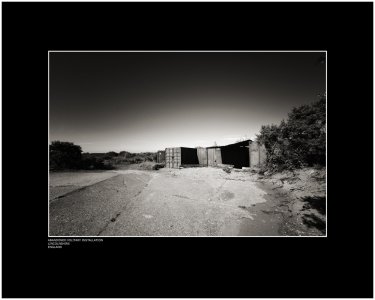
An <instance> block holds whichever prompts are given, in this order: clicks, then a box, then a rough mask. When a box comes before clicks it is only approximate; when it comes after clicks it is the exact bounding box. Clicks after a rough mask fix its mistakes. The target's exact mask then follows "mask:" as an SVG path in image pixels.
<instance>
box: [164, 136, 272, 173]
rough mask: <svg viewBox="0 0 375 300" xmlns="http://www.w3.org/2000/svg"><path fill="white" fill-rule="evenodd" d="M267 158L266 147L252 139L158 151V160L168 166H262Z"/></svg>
mask: <svg viewBox="0 0 375 300" xmlns="http://www.w3.org/2000/svg"><path fill="white" fill-rule="evenodd" d="M265 160H266V151H265V147H264V146H263V145H259V144H258V143H257V142H253V141H252V140H246V141H242V142H238V143H234V144H229V145H226V146H213V147H207V148H202V147H198V148H186V147H174V148H166V149H165V151H158V153H157V162H158V163H164V162H165V167H166V168H179V167H181V166H201V167H204V166H213V167H215V166H221V165H232V166H234V168H239V169H240V168H242V167H260V166H262V165H263V164H264V163H265Z"/></svg>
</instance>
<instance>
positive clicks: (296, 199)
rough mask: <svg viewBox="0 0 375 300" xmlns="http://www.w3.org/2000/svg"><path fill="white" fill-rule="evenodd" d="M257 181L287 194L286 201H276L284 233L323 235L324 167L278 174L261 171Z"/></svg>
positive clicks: (324, 209) (324, 203) (324, 226)
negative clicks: (282, 215) (279, 208)
mask: <svg viewBox="0 0 375 300" xmlns="http://www.w3.org/2000/svg"><path fill="white" fill-rule="evenodd" d="M258 180H259V182H262V183H265V184H267V185H269V186H270V188H271V190H274V191H279V192H284V193H287V194H288V196H289V197H288V198H289V199H290V201H288V202H287V203H280V204H279V206H280V207H282V210H283V211H284V223H283V226H281V231H282V234H284V235H310V236H312V235H325V234H326V169H325V168H321V169H314V168H304V169H300V170H294V171H283V172H279V173H271V172H268V171H267V172H264V175H258Z"/></svg>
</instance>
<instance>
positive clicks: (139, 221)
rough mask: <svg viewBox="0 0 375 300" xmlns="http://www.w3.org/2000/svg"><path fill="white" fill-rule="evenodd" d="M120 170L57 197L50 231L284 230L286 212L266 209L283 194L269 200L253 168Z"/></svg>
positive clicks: (133, 233)
mask: <svg viewBox="0 0 375 300" xmlns="http://www.w3.org/2000/svg"><path fill="white" fill-rule="evenodd" d="M115 173H116V176H114V177H111V178H109V179H106V180H104V181H101V182H98V183H94V184H93V185H91V186H88V187H86V188H85V189H83V190H78V191H76V192H72V193H70V194H68V195H66V196H65V197H64V198H60V199H58V200H57V201H55V202H52V203H51V204H50V208H49V211H50V224H49V225H50V235H52V236H93V235H100V236H238V235H244V236H246V235H278V227H279V224H280V222H281V221H282V218H281V217H278V215H280V214H267V213H265V212H262V210H264V211H267V210H272V209H273V208H272V205H275V204H276V202H277V203H278V201H281V200H282V198H280V199H279V200H278V199H276V198H275V199H276V200H275V199H273V200H270V199H268V200H267V197H266V196H267V192H265V191H264V189H263V188H262V187H261V186H260V184H259V183H257V182H256V180H255V177H254V176H251V174H249V173H241V172H232V173H231V174H227V173H225V172H223V170H221V169H218V168H186V169H181V170H176V169H161V170H159V171H141V170H122V171H116V172H115ZM244 208H245V209H244ZM275 215H276V217H275Z"/></svg>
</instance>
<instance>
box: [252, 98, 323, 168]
mask: <svg viewBox="0 0 375 300" xmlns="http://www.w3.org/2000/svg"><path fill="white" fill-rule="evenodd" d="M257 138H258V141H259V142H260V143H261V144H264V145H265V147H266V151H267V167H268V168H269V169H272V170H278V171H281V170H283V169H295V168H301V167H304V166H313V165H321V166H325V158H326V98H325V97H320V99H319V100H318V101H317V102H314V103H312V104H311V105H303V106H300V107H297V108H293V110H292V111H291V113H289V115H288V119H287V121H284V120H283V121H282V122H281V123H280V125H274V124H273V125H266V126H262V128H261V131H260V134H259V135H258V136H257Z"/></svg>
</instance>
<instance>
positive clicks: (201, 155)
mask: <svg viewBox="0 0 375 300" xmlns="http://www.w3.org/2000/svg"><path fill="white" fill-rule="evenodd" d="M207 152H208V151H207V149H206V148H197V155H198V161H199V164H200V165H202V166H207V165H208V161H207Z"/></svg>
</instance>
